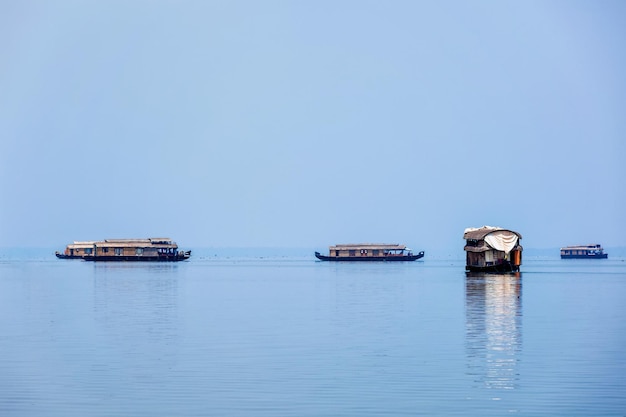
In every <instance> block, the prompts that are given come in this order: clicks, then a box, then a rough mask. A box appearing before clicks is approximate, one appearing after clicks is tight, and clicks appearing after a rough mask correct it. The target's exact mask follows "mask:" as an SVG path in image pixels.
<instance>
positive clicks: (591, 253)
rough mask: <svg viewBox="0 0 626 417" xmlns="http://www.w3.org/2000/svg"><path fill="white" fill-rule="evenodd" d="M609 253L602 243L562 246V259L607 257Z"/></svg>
mask: <svg viewBox="0 0 626 417" xmlns="http://www.w3.org/2000/svg"><path fill="white" fill-rule="evenodd" d="M608 257H609V254H608V253H604V249H603V248H602V246H601V245H599V244H595V245H580V246H565V247H564V248H561V259H606V258H608Z"/></svg>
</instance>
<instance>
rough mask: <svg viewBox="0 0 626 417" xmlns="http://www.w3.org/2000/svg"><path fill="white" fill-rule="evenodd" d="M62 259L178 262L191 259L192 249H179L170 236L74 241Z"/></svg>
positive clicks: (58, 254) (60, 255) (59, 255)
mask: <svg viewBox="0 0 626 417" xmlns="http://www.w3.org/2000/svg"><path fill="white" fill-rule="evenodd" d="M56 256H57V258H60V259H84V260H86V261H161V262H176V261H183V260H185V259H189V257H190V256H191V251H179V250H178V245H177V244H176V242H173V241H172V240H171V239H168V238H149V239H106V240H103V241H99V242H74V243H73V244H70V245H67V248H65V253H63V254H61V253H59V252H57V253H56Z"/></svg>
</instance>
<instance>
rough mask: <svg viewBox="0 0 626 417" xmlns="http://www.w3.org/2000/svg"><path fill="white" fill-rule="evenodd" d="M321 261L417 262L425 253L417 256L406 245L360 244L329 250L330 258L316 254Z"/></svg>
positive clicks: (334, 247) (338, 246) (336, 246)
mask: <svg viewBox="0 0 626 417" xmlns="http://www.w3.org/2000/svg"><path fill="white" fill-rule="evenodd" d="M315 257H316V258H317V259H319V260H321V261H415V260H417V259H420V258H423V257H424V251H421V252H419V253H418V254H417V255H415V254H413V252H411V249H409V248H407V247H406V246H404V245H397V244H391V245H388V244H374V243H360V244H348V245H335V246H331V247H329V248H328V256H326V255H321V254H320V253H319V252H315Z"/></svg>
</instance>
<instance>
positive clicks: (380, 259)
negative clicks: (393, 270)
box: [315, 251, 424, 262]
mask: <svg viewBox="0 0 626 417" xmlns="http://www.w3.org/2000/svg"><path fill="white" fill-rule="evenodd" d="M315 257H316V258H317V259H319V260H320V261H331V262H411V261H417V260H418V259H420V258H423V257H424V252H423V251H422V252H419V253H418V254H417V255H392V256H341V257H335V256H326V255H322V254H320V253H319V252H315Z"/></svg>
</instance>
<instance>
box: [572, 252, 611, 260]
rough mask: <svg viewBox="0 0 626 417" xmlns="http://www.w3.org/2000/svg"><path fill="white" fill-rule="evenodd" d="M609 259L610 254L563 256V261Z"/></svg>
mask: <svg viewBox="0 0 626 417" xmlns="http://www.w3.org/2000/svg"><path fill="white" fill-rule="evenodd" d="M608 257H609V254H608V253H601V254H599V255H561V259H607V258H608Z"/></svg>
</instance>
